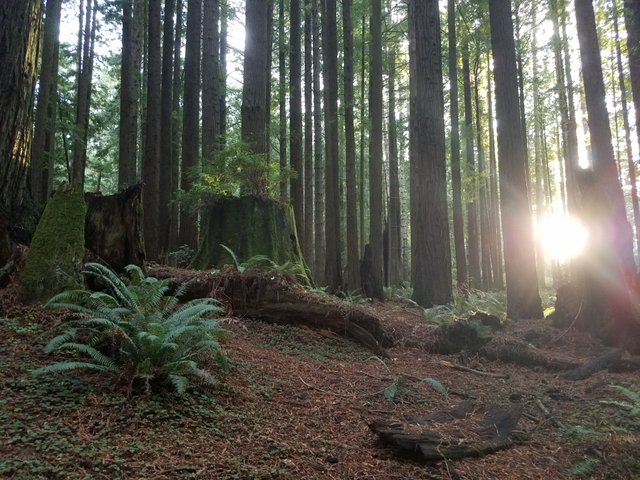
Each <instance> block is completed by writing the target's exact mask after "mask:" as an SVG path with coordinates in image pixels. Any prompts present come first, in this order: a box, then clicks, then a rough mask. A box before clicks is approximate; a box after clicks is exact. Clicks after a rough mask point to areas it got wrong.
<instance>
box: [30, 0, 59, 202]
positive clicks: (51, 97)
mask: <svg viewBox="0 0 640 480" xmlns="http://www.w3.org/2000/svg"><path fill="white" fill-rule="evenodd" d="M61 9H62V0H49V1H48V2H47V8H46V19H45V22H44V34H43V39H42V55H41V59H42V60H41V66H40V84H39V87H38V103H37V107H36V113H35V122H34V134H33V150H32V154H31V195H32V197H33V200H34V201H35V202H36V203H37V204H41V205H43V204H45V203H46V202H47V199H48V198H49V196H50V195H51V190H52V187H53V164H54V159H55V133H56V132H55V130H56V119H57V110H58V53H59V50H60V40H59V38H58V37H59V35H60V14H61Z"/></svg>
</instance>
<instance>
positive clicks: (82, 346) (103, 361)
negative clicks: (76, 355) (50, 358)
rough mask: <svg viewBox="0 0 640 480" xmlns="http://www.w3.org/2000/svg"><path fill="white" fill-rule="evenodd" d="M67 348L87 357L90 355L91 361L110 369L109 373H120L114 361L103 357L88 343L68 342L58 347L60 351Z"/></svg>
mask: <svg viewBox="0 0 640 480" xmlns="http://www.w3.org/2000/svg"><path fill="white" fill-rule="evenodd" d="M65 348H68V349H70V350H75V351H76V352H80V353H84V354H85V355H88V356H89V357H90V358H91V360H93V361H94V362H96V364H98V365H101V366H103V367H105V368H107V369H109V371H112V372H117V371H118V366H117V365H116V363H115V362H114V361H113V360H111V359H110V358H109V357H107V356H106V355H103V354H102V353H100V352H99V351H98V350H96V349H95V348H93V347H91V346H89V345H87V344H86V343H75V342H67V343H63V344H61V345H60V346H59V347H58V349H59V350H62V349H65Z"/></svg>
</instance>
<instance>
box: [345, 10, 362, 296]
mask: <svg viewBox="0 0 640 480" xmlns="http://www.w3.org/2000/svg"><path fill="white" fill-rule="evenodd" d="M351 7H352V2H351V0H343V2H342V22H343V29H342V30H343V36H344V133H345V167H346V174H345V180H346V190H347V191H346V196H347V212H346V214H347V215H346V216H347V271H346V274H347V278H346V288H347V290H356V289H357V288H359V287H360V281H359V272H358V270H359V268H358V267H359V263H360V261H359V260H360V259H359V257H358V217H357V215H358V205H357V198H356V195H357V189H356V185H357V182H356V136H355V128H354V119H353V118H354V115H353V108H354V93H353V84H354V68H353V28H352V21H351V20H352V12H351V10H352V8H351Z"/></svg>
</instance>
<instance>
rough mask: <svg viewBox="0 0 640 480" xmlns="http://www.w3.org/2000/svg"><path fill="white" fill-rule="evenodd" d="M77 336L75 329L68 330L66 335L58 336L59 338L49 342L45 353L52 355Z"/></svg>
mask: <svg viewBox="0 0 640 480" xmlns="http://www.w3.org/2000/svg"><path fill="white" fill-rule="evenodd" d="M77 334H78V331H77V330H76V329H75V328H71V329H69V330H67V331H66V332H65V333H63V334H62V335H58V336H57V337H54V338H52V339H51V340H49V343H47V344H46V345H45V347H44V353H46V354H50V353H51V352H53V351H54V350H56V349H57V348H60V345H63V344H65V343H67V342H68V341H69V340H72V339H74V338H75V337H76V335H77Z"/></svg>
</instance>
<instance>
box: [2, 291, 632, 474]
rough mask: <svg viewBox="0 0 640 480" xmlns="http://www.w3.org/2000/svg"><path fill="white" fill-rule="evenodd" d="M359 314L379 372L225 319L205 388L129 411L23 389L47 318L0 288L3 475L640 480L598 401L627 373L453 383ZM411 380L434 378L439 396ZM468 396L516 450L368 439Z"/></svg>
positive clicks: (80, 389)
mask: <svg viewBox="0 0 640 480" xmlns="http://www.w3.org/2000/svg"><path fill="white" fill-rule="evenodd" d="M364 308H366V309H368V310H370V311H371V312H374V313H376V314H377V315H379V316H380V318H382V320H383V325H384V328H385V329H386V330H387V331H388V332H390V333H391V335H392V336H393V338H394V339H395V342H396V346H394V347H393V348H391V349H389V350H388V353H389V357H388V358H386V359H384V360H383V361H380V359H378V358H374V357H372V355H371V353H370V352H368V351H366V350H364V349H363V348H362V347H360V346H358V345H356V344H354V343H352V342H351V341H349V340H346V339H344V338H341V337H339V336H336V335H335V334H333V333H331V332H326V331H317V330H311V329H307V328H301V327H295V326H282V325H271V324H265V323H260V322H255V321H250V320H241V319H225V320H224V321H223V323H224V327H225V329H227V330H228V338H227V340H226V342H225V351H226V353H227V355H228V357H229V359H230V361H231V371H230V373H228V374H226V375H223V374H222V373H221V374H220V383H219V384H218V385H217V386H216V387H214V388H209V389H204V388H197V389H194V390H192V391H191V392H189V393H188V394H187V395H185V396H184V397H182V398H179V399H176V398H174V397H154V396H134V397H132V398H131V399H127V398H126V397H124V396H123V395H122V393H121V392H114V391H113V390H112V388H111V386H110V385H109V384H108V383H107V382H105V381H104V380H103V379H102V378H101V377H99V376H94V375H92V374H81V375H78V376H72V375H67V376H52V377H50V378H44V379H43V378H34V377H33V376H31V375H30V373H29V371H30V370H31V369H33V368H35V367H39V366H42V365H45V364H47V363H50V362H51V359H50V358H48V357H46V356H45V355H44V354H43V353H42V347H43V345H44V344H45V343H46V341H47V340H48V338H49V333H48V329H49V327H51V326H52V325H54V324H55V323H56V322H58V321H59V319H60V315H59V314H55V313H51V312H47V311H44V310H43V309H42V307H41V306H39V305H31V306H27V305H21V304H20V303H17V302H16V301H15V290H14V289H13V288H11V287H10V288H7V289H4V290H1V291H0V478H7V479H14V478H15V479H40V478H42V479H76V478H77V479H120V478H123V479H124V478H127V479H134V478H135V479H143V478H147V479H159V480H161V479H187V478H193V479H316V478H317V479H371V480H373V479H394V478H398V479H469V480H472V479H473V480H483V479H528V480H533V479H541V480H542V479H545V480H547V479H569V478H592V479H634V478H635V479H640V440H639V438H640V437H639V433H638V432H639V431H640V426H639V425H638V417H637V416H636V417H635V418H632V417H629V416H627V414H626V412H625V410H624V409H620V408H619V407H616V406H613V405H609V404H604V403H601V401H602V400H620V401H622V400H625V399H626V398H625V397H624V396H622V395H621V394H620V393H619V392H618V391H616V390H615V389H612V388H610V385H612V384H613V385H623V386H634V385H635V387H636V388H637V387H638V384H639V383H640V382H639V380H638V376H637V372H636V374H614V373H609V372H607V371H602V372H599V373H596V374H595V375H593V376H591V377H590V378H588V379H587V380H583V381H578V382H568V381H566V380H563V379H562V378H561V377H560V376H559V374H558V372H550V371H545V370H543V369H540V368H536V369H531V368H526V367H522V366H517V365H514V364H507V363H501V362H496V361H487V360H485V359H483V358H470V359H469V366H471V367H473V368H475V369H478V370H482V371H485V372H500V373H504V374H506V375H508V377H509V378H508V379H502V378H493V377H487V376H480V375H477V374H475V373H470V372H463V371H457V370H454V369H451V368H450V367H448V366H446V365H445V364H443V363H442V362H443V361H445V360H448V361H458V357H457V356H449V357H448V356H441V355H431V354H428V353H427V352H425V351H424V350H423V349H421V348H420V344H421V339H422V338H424V336H425V335H428V334H429V331H430V328H432V327H430V326H429V325H427V324H426V323H425V321H424V319H423V318H422V317H421V316H420V315H419V314H418V312H416V311H415V310H412V309H411V308H409V307H407V306H404V305H402V304H400V303H384V304H383V303H374V304H369V305H367V306H365V307H364ZM507 332H508V333H509V334H510V335H513V336H514V337H517V338H522V339H526V341H527V342H531V343H532V344H535V345H536V346H538V347H540V348H547V349H549V350H551V351H553V352H555V353H557V354H561V355H565V356H575V357H577V358H580V359H583V360H585V361H586V360H588V359H589V358H592V357H594V356H596V355H597V354H598V353H600V352H602V351H603V347H602V346H601V345H600V344H598V343H597V342H594V341H593V340H591V339H589V338H588V337H585V336H583V335H581V334H577V333H574V332H573V331H570V332H569V333H567V334H566V335H564V336H562V337H561V338H560V339H558V337H560V336H561V335H562V331H559V330H556V329H554V328H552V327H551V326H550V325H549V323H548V322H547V321H530V322H517V323H508V325H507ZM554 341H555V343H553V342H554ZM552 343H553V346H550V345H551V344H552ZM413 377H418V378H427V377H428V378H432V379H434V380H436V381H437V382H439V383H440V384H442V385H443V386H445V387H446V388H447V389H448V392H449V394H448V396H444V395H443V394H442V393H439V392H438V391H437V389H434V388H433V387H432V386H430V385H429V384H427V383H425V382H416V381H412V380H411V379H412V378H413ZM403 380H404V381H403ZM394 381H396V383H397V386H398V389H397V393H396V395H395V398H394V401H388V400H387V399H386V398H385V395H384V391H385V389H386V388H387V387H389V385H390V384H392V383H393V382H394ZM465 398H475V399H477V401H479V402H483V403H493V404H499V405H510V404H512V403H521V404H523V405H524V415H523V417H522V418H521V419H520V422H519V424H518V427H517V429H518V430H519V431H521V432H523V433H524V438H525V439H524V440H523V441H522V442H521V443H518V444H516V445H514V446H512V447H511V448H508V449H506V450H502V451H499V452H496V453H493V454H490V455H487V456H484V457H481V458H469V459H463V460H457V461H451V460H450V461H441V462H437V463H424V462H421V461H420V460H419V459H416V458H412V457H409V456H407V455H399V454H398V453H397V452H396V451H394V450H393V449H392V448H388V447H386V446H384V445H383V444H382V443H380V441H379V440H378V439H377V438H376V436H375V435H374V434H373V433H372V432H371V431H370V429H369V427H368V424H369V423H370V422H372V421H374V420H379V419H386V420H388V419H404V418H411V417H420V416H425V415H428V414H429V413H432V412H434V411H436V410H440V409H443V408H447V407H451V406H454V405H457V404H459V403H460V402H462V401H463V400H464V399H465ZM544 410H546V411H547V412H546V413H545V412H544ZM634 422H635V423H634Z"/></svg>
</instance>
